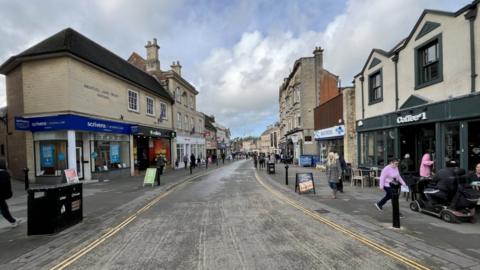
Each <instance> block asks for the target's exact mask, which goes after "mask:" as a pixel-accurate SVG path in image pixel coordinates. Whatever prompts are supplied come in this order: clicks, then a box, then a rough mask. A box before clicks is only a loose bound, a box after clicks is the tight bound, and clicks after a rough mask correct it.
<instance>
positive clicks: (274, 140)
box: [260, 123, 280, 154]
mask: <svg viewBox="0 0 480 270" xmlns="http://www.w3.org/2000/svg"><path fill="white" fill-rule="evenodd" d="M279 126H280V124H279V123H275V124H273V125H270V126H268V127H267V130H265V131H264V132H263V133H262V135H260V152H262V153H265V154H267V153H270V154H280V151H279V148H278V139H279V133H280V129H279Z"/></svg>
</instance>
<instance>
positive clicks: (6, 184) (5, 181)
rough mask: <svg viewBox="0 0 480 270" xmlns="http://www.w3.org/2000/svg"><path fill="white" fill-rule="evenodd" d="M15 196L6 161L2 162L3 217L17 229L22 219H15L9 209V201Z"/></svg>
mask: <svg viewBox="0 0 480 270" xmlns="http://www.w3.org/2000/svg"><path fill="white" fill-rule="evenodd" d="M12 196H13V193H12V183H10V174H9V173H8V171H7V167H6V165H5V160H0V211H1V213H2V216H3V217H4V218H5V219H6V220H7V221H8V222H10V224H11V226H12V227H17V226H18V224H20V222H21V221H22V219H20V218H14V217H13V216H12V214H10V210H9V209H8V204H7V200H8V199H10V198H11V197H12Z"/></svg>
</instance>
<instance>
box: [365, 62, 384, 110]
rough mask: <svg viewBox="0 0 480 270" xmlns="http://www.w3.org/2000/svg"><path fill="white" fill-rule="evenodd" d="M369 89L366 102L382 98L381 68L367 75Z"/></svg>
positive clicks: (374, 101)
mask: <svg viewBox="0 0 480 270" xmlns="http://www.w3.org/2000/svg"><path fill="white" fill-rule="evenodd" d="M369 89H370V90H369V98H368V101H369V102H368V104H375V103H377V102H381V101H382V98H383V93H382V92H383V91H382V71H381V70H380V71H378V72H376V73H374V74H372V75H370V76H369Z"/></svg>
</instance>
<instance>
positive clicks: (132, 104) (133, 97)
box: [128, 90, 138, 112]
mask: <svg viewBox="0 0 480 270" xmlns="http://www.w3.org/2000/svg"><path fill="white" fill-rule="evenodd" d="M128 109H129V110H131V111H135V112H138V92H137V91H133V90H128Z"/></svg>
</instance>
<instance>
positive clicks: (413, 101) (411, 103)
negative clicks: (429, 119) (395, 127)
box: [400, 95, 430, 110]
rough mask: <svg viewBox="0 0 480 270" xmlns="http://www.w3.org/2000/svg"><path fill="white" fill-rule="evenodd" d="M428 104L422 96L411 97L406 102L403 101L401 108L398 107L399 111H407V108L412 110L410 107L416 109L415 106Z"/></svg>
mask: <svg viewBox="0 0 480 270" xmlns="http://www.w3.org/2000/svg"><path fill="white" fill-rule="evenodd" d="M429 102H430V100H428V99H427V98H425V97H422V96H419V95H411V96H410V97H408V98H407V100H405V102H404V103H403V104H402V106H400V109H401V110H403V109H407V108H412V107H416V106H419V105H424V104H427V103H429Z"/></svg>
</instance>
